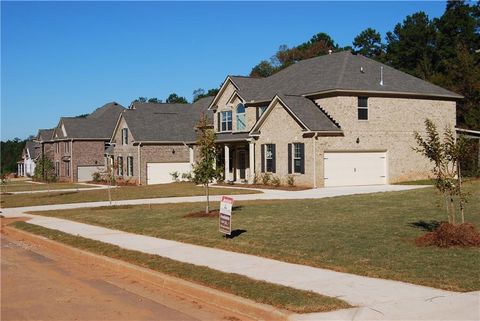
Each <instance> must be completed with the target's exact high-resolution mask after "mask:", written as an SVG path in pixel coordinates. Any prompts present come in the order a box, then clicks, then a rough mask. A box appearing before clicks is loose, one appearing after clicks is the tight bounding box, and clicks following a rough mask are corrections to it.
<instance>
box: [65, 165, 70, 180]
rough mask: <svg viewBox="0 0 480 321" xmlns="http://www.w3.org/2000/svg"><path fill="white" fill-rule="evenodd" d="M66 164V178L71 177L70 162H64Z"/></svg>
mask: <svg viewBox="0 0 480 321" xmlns="http://www.w3.org/2000/svg"><path fill="white" fill-rule="evenodd" d="M64 164H65V176H66V177H70V162H64Z"/></svg>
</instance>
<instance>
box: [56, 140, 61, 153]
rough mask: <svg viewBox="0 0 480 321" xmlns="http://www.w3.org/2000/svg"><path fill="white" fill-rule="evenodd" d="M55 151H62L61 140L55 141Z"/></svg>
mask: <svg viewBox="0 0 480 321" xmlns="http://www.w3.org/2000/svg"><path fill="white" fill-rule="evenodd" d="M55 153H57V154H58V153H60V143H59V142H56V143H55Z"/></svg>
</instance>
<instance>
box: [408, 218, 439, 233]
mask: <svg viewBox="0 0 480 321" xmlns="http://www.w3.org/2000/svg"><path fill="white" fill-rule="evenodd" d="M440 223H441V222H439V221H435V220H431V221H424V220H419V221H416V222H410V223H408V226H411V227H414V228H418V229H420V230H422V231H425V232H433V231H435V230H436V229H437V227H439V226H440Z"/></svg>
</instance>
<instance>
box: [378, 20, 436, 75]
mask: <svg viewBox="0 0 480 321" xmlns="http://www.w3.org/2000/svg"><path fill="white" fill-rule="evenodd" d="M435 36H436V35H435V26H434V24H433V23H432V22H431V21H430V19H429V18H428V16H427V15H426V14H425V13H424V12H417V13H414V14H413V15H411V16H407V17H406V18H405V20H404V21H403V23H399V24H397V25H396V26H395V28H394V30H393V32H388V33H387V54H386V59H387V63H388V64H390V65H391V66H393V67H394V68H397V69H399V70H402V71H405V72H407V73H409V74H412V75H414V76H416V77H419V78H422V79H426V80H429V79H430V78H431V77H432V75H433V74H434V70H435V65H436V62H437V57H436V53H435V51H436V50H435Z"/></svg>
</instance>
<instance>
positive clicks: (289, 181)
mask: <svg viewBox="0 0 480 321" xmlns="http://www.w3.org/2000/svg"><path fill="white" fill-rule="evenodd" d="M286 181H287V185H288V186H295V176H293V175H287V179H286Z"/></svg>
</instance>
